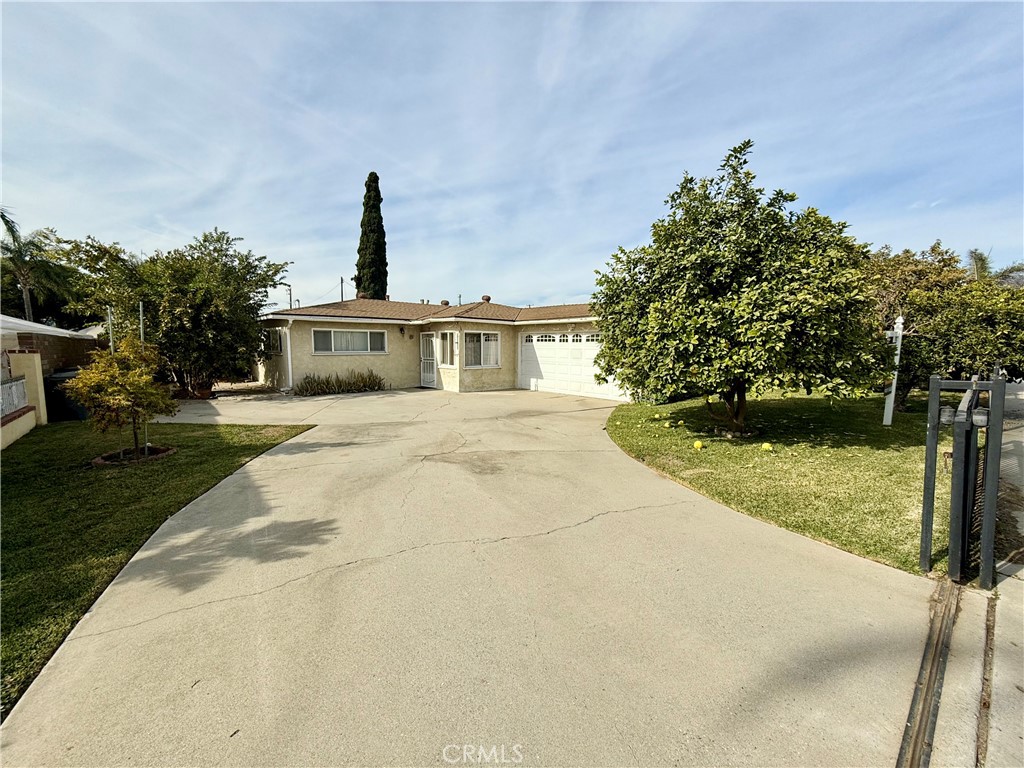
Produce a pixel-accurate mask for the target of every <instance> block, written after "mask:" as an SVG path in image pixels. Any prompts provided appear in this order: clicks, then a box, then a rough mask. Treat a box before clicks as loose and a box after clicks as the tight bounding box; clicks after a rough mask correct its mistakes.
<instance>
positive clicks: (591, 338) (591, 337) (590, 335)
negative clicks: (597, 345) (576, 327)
mask: <svg viewBox="0 0 1024 768" xmlns="http://www.w3.org/2000/svg"><path fill="white" fill-rule="evenodd" d="M600 340H601V334H600V333H588V334H587V341H588V342H594V341H600Z"/></svg>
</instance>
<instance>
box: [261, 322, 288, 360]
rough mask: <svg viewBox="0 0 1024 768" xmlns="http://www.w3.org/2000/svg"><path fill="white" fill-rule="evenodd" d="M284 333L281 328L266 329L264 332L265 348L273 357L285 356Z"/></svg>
mask: <svg viewBox="0 0 1024 768" xmlns="http://www.w3.org/2000/svg"><path fill="white" fill-rule="evenodd" d="M283 338H284V332H283V331H282V330H281V329H280V328H266V329H264V331H263V347H264V349H266V351H267V352H268V353H269V354H271V355H281V354H284V342H283V341H282V340H283Z"/></svg>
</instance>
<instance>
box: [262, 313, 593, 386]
mask: <svg viewBox="0 0 1024 768" xmlns="http://www.w3.org/2000/svg"><path fill="white" fill-rule="evenodd" d="M267 325H268V326H273V325H278V326H282V327H283V326H284V325H286V324H283V323H267ZM400 327H404V328H405V334H404V335H403V334H401V333H400V332H399V328H400ZM314 328H316V329H318V330H320V329H322V330H373V331H380V330H383V331H385V332H386V333H387V348H388V351H387V353H384V354H381V353H374V354H326V353H317V354H314V353H313V329H314ZM444 331H456V332H457V333H458V334H459V340H458V345H457V348H456V359H455V366H454V367H451V368H446V367H441V364H440V355H438V366H437V385H438V388H439V389H445V390H447V391H450V392H484V391H489V390H495V389H514V388H515V387H516V386H517V383H518V381H517V379H518V376H517V369H518V361H519V339H520V335H521V334H524V333H535V334H536V333H555V334H558V333H595V332H596V328H595V326H594V325H593V324H592V323H547V324H532V325H516V326H510V325H497V324H489V323H474V322H472V321H465V322H447V323H430V324H428V325H404V326H400V325H392V324H378V323H372V322H371V323H331V322H316V321H308V320H297V321H295V322H294V323H293V324H292V326H291V334H290V335H291V347H292V350H291V354H292V375H293V377H294V378H293V382H294V383H295V384H297V383H298V382H299V381H301V380H302V378H303V376H305V375H306V374H308V373H315V374H318V375H321V376H323V375H329V374H332V373H339V374H344V373H347V372H349V371H365V370H367V369H370V370H373V371H375V372H377V373H379V374H380V375H381V376H383V377H384V379H385V380H386V381H387V383H388V384H389V385H390V386H391V387H393V388H395V389H401V388H406V387H418V386H419V385H420V334H421V333H423V332H429V333H433V334H434V335H435V339H436V340H437V341H438V343H439V340H440V334H441V333H442V332H444ZM466 332H479V333H497V334H499V335H500V336H501V352H500V359H499V366H498V367H497V368H467V367H466V366H465V355H464V352H463V350H464V347H465V333H466ZM285 352H287V347H286V348H285ZM260 381H262V382H264V383H265V384H268V385H269V386H272V387H276V388H278V389H284V388H286V387H287V386H288V368H287V358H286V356H285V355H284V354H282V355H273V356H272V357H271V359H270V360H268V361H267V362H266V363H265V364H263V365H262V366H261V367H260Z"/></svg>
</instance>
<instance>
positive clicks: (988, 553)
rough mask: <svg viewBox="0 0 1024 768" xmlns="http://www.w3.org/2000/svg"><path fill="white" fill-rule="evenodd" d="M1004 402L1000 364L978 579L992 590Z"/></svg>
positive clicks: (993, 394)
mask: <svg viewBox="0 0 1024 768" xmlns="http://www.w3.org/2000/svg"><path fill="white" fill-rule="evenodd" d="M1005 401H1006V379H1004V378H1003V377H1002V376H1000V375H999V368H998V366H997V367H996V370H995V372H994V373H993V374H992V388H991V389H990V390H989V392H988V430H987V432H986V434H985V516H984V517H983V518H982V522H981V569H980V573H979V578H978V582H979V585H980V586H981V588H982V589H992V585H993V583H994V581H995V559H996V558H995V546H996V517H997V515H998V509H997V503H998V497H999V469H1000V466H999V465H1000V461H1001V459H1002V449H1003V407H1004V405H1005Z"/></svg>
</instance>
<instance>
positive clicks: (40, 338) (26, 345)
mask: <svg viewBox="0 0 1024 768" xmlns="http://www.w3.org/2000/svg"><path fill="white" fill-rule="evenodd" d="M18 346H19V347H21V349H28V350H31V351H34V352H38V353H39V357H40V361H41V363H42V366H43V375H44V376H48V375H49V374H51V373H53V372H54V371H56V370H59V369H61V368H75V367H77V366H80V365H87V364H88V363H89V351H90V350H92V349H95V348H96V341H95V340H94V339H70V338H66V337H64V336H50V335H49V334H44V333H19V334H18Z"/></svg>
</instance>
